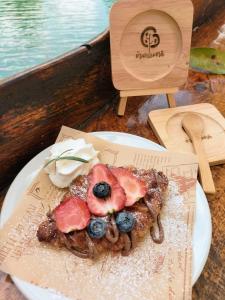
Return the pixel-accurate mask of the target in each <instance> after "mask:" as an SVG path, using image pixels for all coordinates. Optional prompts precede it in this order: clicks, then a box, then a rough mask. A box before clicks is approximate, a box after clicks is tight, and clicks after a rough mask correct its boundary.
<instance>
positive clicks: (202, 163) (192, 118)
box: [182, 113, 216, 194]
mask: <svg viewBox="0 0 225 300" xmlns="http://www.w3.org/2000/svg"><path fill="white" fill-rule="evenodd" d="M182 126H183V128H184V130H185V132H186V133H187V135H188V136H189V138H190V139H191V141H192V144H193V147H194V150H195V153H196V154H197V156H198V162H199V173H200V178H201V182H202V187H203V190H204V191H205V192H206V193H208V194H214V193H215V192H216V190H215V185H214V182H213V178H212V173H211V170H210V166H209V162H208V159H207V156H206V153H205V150H204V147H203V145H202V133H203V130H204V122H203V120H202V118H201V117H200V116H198V115H197V114H195V113H187V114H185V116H184V118H183V119H182Z"/></svg>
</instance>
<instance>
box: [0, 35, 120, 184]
mask: <svg viewBox="0 0 225 300" xmlns="http://www.w3.org/2000/svg"><path fill="white" fill-rule="evenodd" d="M109 64H110V58H109V39H108V33H107V32H106V33H104V34H103V35H101V36H99V37H98V38H97V39H96V40H94V41H92V42H91V43H90V45H89V46H88V47H85V46H84V47H80V48H78V49H77V50H75V51H71V52H69V53H66V54H65V55H63V56H61V57H59V58H57V59H56V60H53V61H51V62H49V63H46V64H43V65H41V66H38V67H36V68H33V69H32V70H29V71H27V72H23V73H21V74H18V75H16V76H14V77H12V78H10V79H9V80H6V81H3V82H1V84H0V115H1V122H0V141H1V143H0V161H1V162H4V163H2V165H1V169H0V189H1V188H3V187H4V186H5V185H6V184H7V183H9V182H10V180H12V178H13V177H14V176H15V174H16V173H17V172H18V171H19V170H20V169H21V167H22V166H23V165H24V164H25V163H26V162H27V161H28V160H29V159H30V158H32V157H33V156H34V155H35V154H37V153H38V152H40V151H41V150H43V149H44V148H45V147H47V146H49V145H50V144H51V143H53V142H54V140H55V137H56V136H57V133H58V131H59V129H60V127H61V126H62V125H63V124H64V125H69V126H72V127H75V128H83V126H84V124H86V123H87V122H88V121H90V120H91V118H92V116H94V115H95V114H96V113H100V112H101V110H102V109H104V106H106V105H108V104H109V103H111V102H112V99H113V98H115V95H116V91H115V89H114V88H113V86H112V82H111V73H110V68H109Z"/></svg>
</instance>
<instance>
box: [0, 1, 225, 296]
mask: <svg viewBox="0 0 225 300" xmlns="http://www.w3.org/2000/svg"><path fill="white" fill-rule="evenodd" d="M208 2H217V1H208ZM218 2H220V1H218ZM222 2H223V1H222ZM224 20H225V9H223V10H222V9H221V10H220V12H218V13H217V14H215V16H214V18H213V19H211V20H210V22H208V23H207V24H204V25H203V26H201V27H200V28H199V29H198V30H197V31H195V32H194V35H193V46H202V45H204V46H207V45H209V44H210V43H211V42H212V41H213V40H214V39H215V38H216V37H217V36H218V32H217V31H218V29H219V27H220V26H221V25H223V24H224ZM101 47H102V48H104V47H108V43H104V42H103V44H102V45H101V46H100V49H102V48H101ZM95 59H96V62H98V61H100V62H105V61H104V58H101V57H100V56H97V58H94V57H93V61H94V60H95ZM101 59H102V60H101ZM82 63H84V61H83V62H82ZM85 63H86V64H87V65H89V64H88V62H86V61H85ZM105 63H106V62H105ZM103 65H104V64H103ZM79 66H81V65H79V64H78V65H77V66H76V67H79ZM74 67H75V66H74ZM96 68H97V67H96ZM96 68H94V69H92V67H91V66H90V65H89V67H87V69H86V71H87V70H89V72H87V73H88V74H89V76H90V79H91V78H94V83H93V84H91V86H90V87H91V90H92V91H93V90H94V86H95V85H96V88H97V91H98V93H100V94H99V97H98V98H95V96H93V94H92V92H88V91H87V90H86V89H85V84H88V83H87V82H86V83H85V82H83V81H82V82H81V84H80V85H81V87H83V92H81V95H80V94H79V93H80V91H82V89H81V90H79V92H78V93H77V97H78V99H81V98H80V97H82V95H83V96H84V97H83V98H84V99H86V101H87V102H88V99H89V98H92V99H93V104H92V103H91V101H89V104H90V105H91V106H88V108H89V109H90V110H89V109H87V107H86V106H85V107H84V106H82V109H80V110H79V109H78V108H77V109H78V111H77V113H76V114H75V113H74V111H75V110H74V108H73V107H77V106H79V101H78V104H77V106H76V100H75V99H76V97H75V96H76V95H75V96H74V93H72V89H71V90H70V91H71V92H70V93H69V94H68V97H63V99H64V100H67V101H68V103H69V104H68V107H67V101H64V103H63V105H60V97H62V96H63V94H62V92H63V90H61V88H62V86H61V85H60V87H61V88H59V89H58V88H57V84H54V86H55V88H56V89H57V91H56V92H55V93H54V92H53V90H54V88H53V87H52V91H51V93H50V92H48V90H45V89H43V91H44V92H45V93H47V95H48V97H47V95H46V98H45V101H46V103H45V102H41V103H40V105H38V99H36V100H35V101H36V102H35V103H36V104H35V105H36V106H34V107H36V108H37V109H34V110H32V106H30V111H29V109H28V108H29V103H30V102H29V101H28V104H27V106H26V107H27V112H26V114H25V116H23V117H21V118H22V119H21V120H20V119H18V118H17V119H15V120H14V122H13V116H14V117H15V118H16V117H17V113H18V114H19V113H20V112H21V110H23V108H22V107H16V104H15V103H12V102H11V104H10V96H11V94H10V93H9V92H8V96H7V97H6V98H4V97H2V96H1V98H0V102H1V101H4V104H6V103H7V102H8V101H9V102H8V103H9V104H8V105H6V107H8V108H7V109H8V112H9V114H8V116H7V119H6V120H5V122H4V124H5V128H6V129H5V130H6V132H5V135H4V136H3V135H1V140H0V142H1V145H2V144H3V142H5V141H6V139H7V138H8V139H9V140H11V139H12V140H13V139H14V138H15V137H16V136H17V134H16V132H17V130H19V132H21V134H20V136H19V137H18V138H17V139H15V142H14V143H13V141H12V140H11V141H10V143H9V144H8V147H6V148H5V151H8V150H10V151H11V149H10V148H11V147H14V149H15V147H16V144H17V143H18V142H19V140H21V141H24V142H26V143H27V147H28V148H29V149H31V148H32V147H31V146H33V145H36V147H35V149H33V154H34V153H37V152H38V151H39V150H40V149H41V148H42V149H43V148H44V147H45V146H46V145H48V144H50V143H51V142H52V141H53V140H54V138H55V136H56V133H57V131H58V128H59V127H60V126H61V124H62V123H64V124H66V125H69V126H71V127H75V128H81V129H84V130H86V131H98V130H112V131H123V132H129V133H132V134H137V135H140V136H143V137H146V138H148V139H151V140H153V141H156V142H157V139H156V137H155V135H154V134H153V132H152V130H151V129H150V128H149V125H148V123H147V116H148V113H149V111H151V110H154V109H157V108H163V107H167V101H166V96H165V95H159V96H154V97H147V96H146V97H134V98H133V99H132V100H131V101H129V102H128V105H127V111H126V115H125V117H123V118H120V117H118V116H117V115H116V110H117V102H118V99H115V98H114V97H112V98H113V99H114V100H113V102H112V105H110V106H109V102H110V101H111V100H110V98H107V97H110V96H111V95H112V94H110V93H111V91H110V89H111V88H112V87H110V86H107V85H106V84H107V81H106V82H100V83H98V80H97V78H98V76H97V75H98V72H102V69H103V70H104V68H99V69H96ZM46 72H47V71H46ZM104 72H106V73H103V74H105V76H106V77H107V76H109V73H108V71H107V70H105V71H104ZM47 75H48V76H47ZM50 75H51V72H49V73H48V72H47V74H46V76H47V78H49V82H50V83H51V81H52V80H53V79H52V78H51V76H50ZM49 76H50V77H49ZM64 76H65V77H64V78H65V80H67V71H65V73H64ZM70 76H71V77H70V78H73V76H74V74H72V75H70ZM76 78H77V77H76ZM24 80H26V78H24ZM27 80H28V79H27ZM42 80H43V82H44V83H43V84H44V85H45V77H43V78H42ZM34 81H35V80H34ZM69 82H70V84H68V86H67V87H68V88H69V89H70V87H71V85H72V84H73V83H74V82H73V81H72V80H71V81H69ZM75 82H76V83H78V84H77V87H79V79H78V78H77V79H76V80H75ZM104 83H105V85H106V88H104V87H105V86H104ZM20 84H21V81H20V82H18V89H19V88H20ZM29 87H30V88H31V86H30V85H29V82H28V83H27V88H28V92H29ZM34 87H35V85H34ZM65 88H66V86H65ZM102 89H103V90H105V91H104V93H105V94H104V93H103V94H101V90H102ZM107 89H108V93H107ZM2 91H3V90H2V88H1V89H0V92H1V94H2ZM109 92H110V93H109ZM12 93H13V91H12ZM30 93H31V92H30ZM60 93H61V94H60ZM31 94H32V93H31ZM42 94H43V92H42V93H39V95H42ZM18 95H19V94H18ZM51 96H54V97H55V98H54V99H56V100H57V99H58V100H57V101H58V106H59V108H58V109H56V110H51V107H52V106H51V105H48V103H51ZM70 97H71V99H72V100H71V101H72V102H70V101H69V99H70ZM15 98H16V97H15ZM15 98H14V99H15ZM175 98H176V100H177V105H188V104H194V103H201V102H208V103H212V104H214V105H215V106H216V107H217V108H218V109H219V110H220V112H221V113H222V114H223V115H224V116H225V101H224V98H225V77H224V76H208V75H204V74H199V73H194V72H191V71H190V72H189V78H188V82H187V84H186V86H185V87H184V88H183V89H182V90H181V91H179V92H178V93H177V94H176V95H175ZM28 99H29V98H28ZM95 101H96V102H97V105H95V103H96V102H95ZM10 105H11V107H10ZM45 105H47V106H46V107H45ZM52 105H53V104H52ZM92 105H93V106H92ZM64 106H65V108H64ZM0 107H1V105H0ZM12 107H13V109H12ZM43 107H45V108H46V111H45V113H43ZM1 109H2V107H1ZM10 109H11V110H10ZM60 109H62V111H60ZM47 112H48V113H47ZM62 112H63V113H62ZM73 113H74V117H73ZM61 114H63V115H64V117H62V116H61ZM80 114H81V115H82V118H80V119H79V115H80ZM19 115H20V114H19ZM53 115H54V117H52V116H53ZM10 116H11V118H10ZM46 116H48V117H49V119H50V120H49V124H50V123H51V122H52V123H53V125H51V126H50V125H49V124H48V122H47V121H46V120H45V119H46ZM4 117H5V116H4ZM40 117H41V118H40ZM57 118H58V119H57ZM76 118H78V119H77V120H76ZM35 120H37V121H35ZM50 121H51V122H50ZM7 122H9V124H8V126H7ZM20 122H21V123H20ZM33 122H34V123H33ZM35 122H36V123H35ZM46 122H47V123H46ZM2 124H3V121H2V120H0V125H1V134H2V128H3V127H2ZM20 124H22V125H23V126H22V127H23V128H19V129H18V127H20ZM31 125H32V127H34V128H31V127H30V126H31ZM44 126H47V127H46V128H47V131H45V134H44V136H41V130H40V131H39V130H38V129H40V128H42V129H43V128H44ZM36 128H37V129H36ZM31 129H32V134H33V136H34V137H35V134H36V138H37V136H38V137H39V141H38V140H37V141H34V138H32V134H30V137H31V138H32V139H31V141H30V145H28V144H29V141H26V139H27V135H26V134H25V133H26V131H29V130H31ZM48 130H49V132H51V133H50V134H46V132H48ZM38 132H40V134H38ZM28 136H29V135H28ZM38 142H39V143H38ZM33 143H35V144H33ZM29 146H30V147H29ZM0 151H1V152H2V151H3V150H2V148H0ZM10 153H12V152H10ZM13 153H15V152H13ZM31 156H32V152H29V155H28V156H26V157H22V159H21V162H20V163H19V164H17V167H16V168H15V169H14V173H12V174H10V176H8V178H7V180H10V179H11V178H12V176H13V175H14V176H15V175H16V172H17V170H18V169H19V168H20V166H22V165H23V164H24V162H25V161H27V160H28V159H29V158H30V157H31ZM3 166H4V164H3V163H1V168H3ZM212 173H213V177H214V180H215V184H216V190H217V193H216V195H214V196H209V197H208V199H209V205H210V209H211V214H212V222H213V239H212V246H211V250H210V254H209V258H208V261H207V263H206V266H205V268H204V271H203V273H202V275H201V277H200V278H199V280H198V282H197V283H196V285H195V287H194V289H193V299H194V300H223V299H224V295H225V272H224V266H225V224H224V214H225V189H224V182H225V179H224V178H225V167H224V165H221V166H216V167H213V168H212ZM2 174H4V172H3V173H2ZM5 175H6V174H4V176H5ZM0 177H1V182H2V183H3V182H4V183H6V182H7V180H6V179H2V175H1V176H0ZM6 177H7V176H6ZM2 186H3V185H2ZM5 192H6V188H5V189H4V190H1V191H0V202H1V203H2V201H3V199H4V195H5ZM0 299H1V300H3V299H4V300H25V298H24V297H23V296H22V295H21V293H20V292H19V291H18V290H17V289H16V287H15V285H14V284H13V283H12V281H11V280H10V278H9V277H8V276H7V275H6V274H3V273H0ZM40 300H41V299H40Z"/></svg>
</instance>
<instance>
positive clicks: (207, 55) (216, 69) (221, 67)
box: [190, 48, 225, 74]
mask: <svg viewBox="0 0 225 300" xmlns="http://www.w3.org/2000/svg"><path fill="white" fill-rule="evenodd" d="M190 67H191V68H192V69H194V70H196V71H198V72H202V73H207V74H225V51H221V50H218V49H214V48H192V49H191V58H190Z"/></svg>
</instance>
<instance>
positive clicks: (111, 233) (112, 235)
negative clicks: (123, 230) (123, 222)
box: [105, 216, 119, 244]
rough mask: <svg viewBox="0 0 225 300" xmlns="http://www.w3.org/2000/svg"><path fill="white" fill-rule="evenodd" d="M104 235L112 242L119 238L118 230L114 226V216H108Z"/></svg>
mask: <svg viewBox="0 0 225 300" xmlns="http://www.w3.org/2000/svg"><path fill="white" fill-rule="evenodd" d="M105 237H106V239H107V240H108V241H109V242H111V243H112V244H115V243H116V242H117V241H118V239H119V230H118V228H117V226H116V221H115V218H114V216H111V217H110V220H109V222H108V227H107V230H106V235H105Z"/></svg>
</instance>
